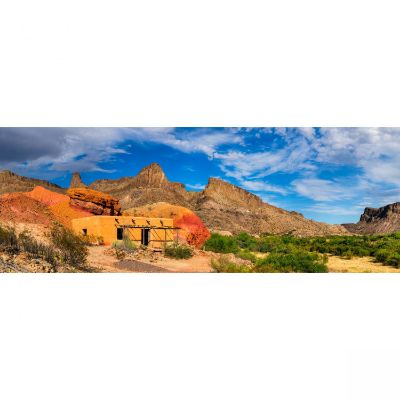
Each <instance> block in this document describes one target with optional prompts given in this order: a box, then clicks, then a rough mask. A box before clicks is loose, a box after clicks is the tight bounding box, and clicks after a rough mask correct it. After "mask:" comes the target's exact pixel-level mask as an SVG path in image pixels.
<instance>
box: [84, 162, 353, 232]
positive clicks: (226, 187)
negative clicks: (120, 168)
mask: <svg viewBox="0 0 400 400" xmlns="http://www.w3.org/2000/svg"><path fill="white" fill-rule="evenodd" d="M89 187H90V188H92V189H95V190H99V191H102V192H105V193H109V194H111V195H112V196H114V197H116V198H117V199H119V201H120V203H121V205H122V208H123V209H129V208H135V207H140V206H144V205H148V204H154V203H159V202H165V203H169V204H173V205H179V206H183V207H187V208H189V209H191V210H192V211H194V212H195V213H196V214H197V215H198V216H199V217H200V218H201V219H202V220H203V221H204V223H205V224H206V226H207V227H208V228H209V229H212V230H222V231H230V232H232V233H238V232H241V231H246V232H249V233H253V234H260V233H264V232H269V233H276V234H283V233H293V234H295V235H299V236H312V235H328V234H346V233H348V231H347V230H346V229H345V228H344V227H342V226H334V225H329V224H325V223H320V222H315V221H312V220H308V219H306V218H304V217H303V216H302V215H301V214H299V213H296V212H289V211H286V210H283V209H281V208H277V207H274V206H272V205H270V204H268V203H265V202H263V201H262V200H261V199H260V198H259V197H258V196H256V195H254V194H252V193H249V192H248V191H246V190H244V189H242V188H240V187H238V186H235V185H232V184H230V183H228V182H225V181H223V180H221V179H216V178H210V180H209V182H208V184H207V186H206V188H205V189H204V190H203V191H201V192H191V191H188V190H186V189H185V186H184V185H183V184H182V183H176V182H170V181H169V180H168V178H167V177H166V175H165V173H164V171H163V170H162V168H161V167H160V165H158V164H156V163H153V164H150V165H149V166H147V167H145V168H143V169H142V170H141V171H140V172H139V174H138V175H136V176H135V177H126V178H121V179H117V180H111V179H102V180H97V181H95V182H93V183H92V184H91V185H89Z"/></svg>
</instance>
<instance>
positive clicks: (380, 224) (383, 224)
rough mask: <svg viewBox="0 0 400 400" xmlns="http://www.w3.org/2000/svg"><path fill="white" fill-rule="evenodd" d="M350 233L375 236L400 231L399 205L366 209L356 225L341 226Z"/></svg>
mask: <svg viewBox="0 0 400 400" xmlns="http://www.w3.org/2000/svg"><path fill="white" fill-rule="evenodd" d="M343 226H344V227H345V228H346V229H347V230H348V231H350V232H352V233H358V234H375V233H393V232H398V231H400V203H393V204H388V205H386V206H384V207H380V208H370V207H367V208H366V209H365V210H364V212H363V214H362V215H361V217H360V221H359V222H358V223H357V224H343Z"/></svg>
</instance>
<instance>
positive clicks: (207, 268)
mask: <svg viewBox="0 0 400 400" xmlns="http://www.w3.org/2000/svg"><path fill="white" fill-rule="evenodd" d="M109 249H110V247H109V246H91V247H89V256H88V263H89V265H90V266H91V267H92V268H94V269H95V270H97V271H98V272H158V271H157V268H162V269H165V270H166V271H167V272H211V271H212V269H211V255H209V254H207V253H205V252H198V254H196V255H194V256H193V257H192V258H191V259H189V260H174V259H171V258H166V257H163V256H160V258H159V259H158V260H156V261H155V260H152V259H151V258H150V257H143V258H141V259H140V260H139V261H140V263H141V265H142V266H143V267H145V266H144V265H143V264H147V265H148V266H149V267H148V268H147V270H148V271H146V270H145V269H146V268H140V269H136V267H135V265H134V263H132V267H131V268H129V267H128V266H127V263H122V264H119V263H118V260H117V259H116V257H115V256H112V255H110V254H108V250H109ZM152 266H153V267H157V268H151V267H152ZM135 270H136V271H135Z"/></svg>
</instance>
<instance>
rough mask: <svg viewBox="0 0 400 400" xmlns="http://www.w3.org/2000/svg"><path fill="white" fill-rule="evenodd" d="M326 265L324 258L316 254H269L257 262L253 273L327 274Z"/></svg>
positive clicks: (300, 252) (297, 252)
mask: <svg viewBox="0 0 400 400" xmlns="http://www.w3.org/2000/svg"><path fill="white" fill-rule="evenodd" d="M326 263H327V260H326V258H324V257H322V256H320V255H318V254H316V253H307V252H304V251H296V252H293V253H288V254H282V253H271V254H270V255H268V256H267V257H265V258H264V259H262V260H259V261H257V263H256V267H255V272H327V271H328V269H327V266H326Z"/></svg>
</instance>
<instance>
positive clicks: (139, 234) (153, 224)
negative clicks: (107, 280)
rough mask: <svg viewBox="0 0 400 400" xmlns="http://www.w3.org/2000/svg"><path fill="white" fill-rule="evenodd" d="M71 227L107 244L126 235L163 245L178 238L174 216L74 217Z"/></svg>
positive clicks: (149, 243)
mask: <svg viewBox="0 0 400 400" xmlns="http://www.w3.org/2000/svg"><path fill="white" fill-rule="evenodd" d="M72 229H73V231H74V232H75V233H77V234H80V235H83V236H92V235H93V236H97V237H99V236H100V237H102V238H103V240H104V244H106V245H110V244H112V243H114V242H116V241H118V240H123V238H124V237H127V238H129V239H130V240H132V241H133V242H134V243H136V244H138V245H140V244H142V245H144V246H149V247H154V248H162V247H165V246H166V245H167V244H170V243H172V242H173V241H174V240H178V239H179V230H178V229H179V228H174V221H173V219H172V218H147V217H132V216H105V215H95V216H90V217H83V218H75V219H73V220H72Z"/></svg>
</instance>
